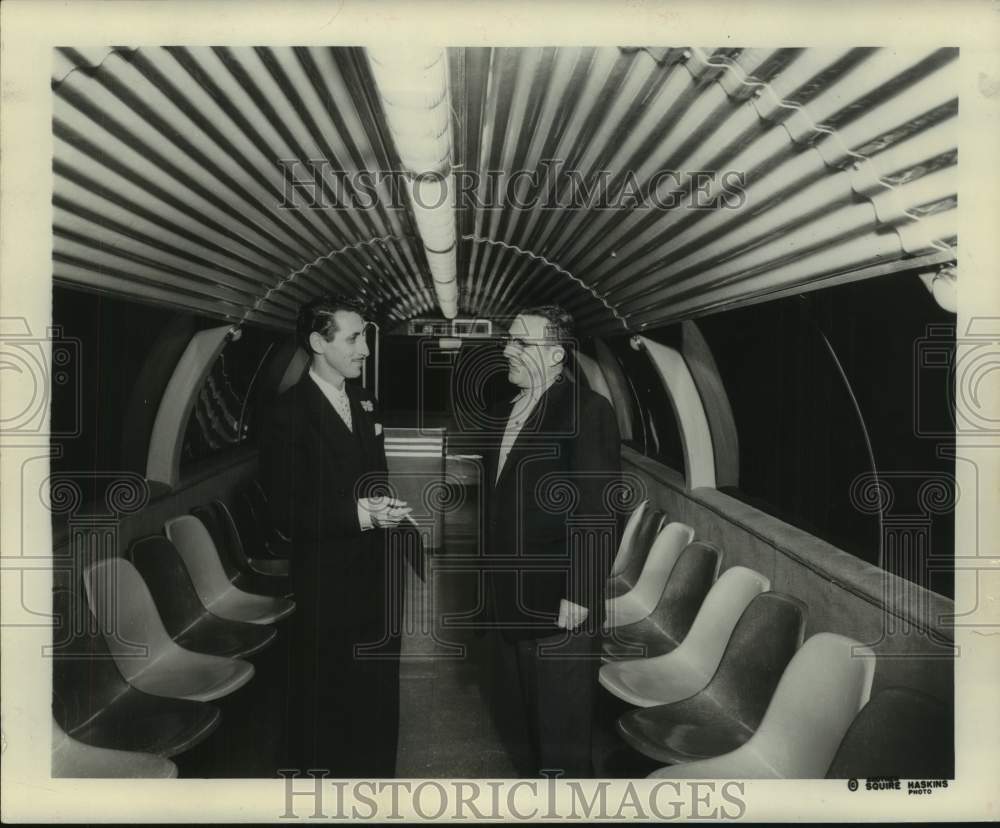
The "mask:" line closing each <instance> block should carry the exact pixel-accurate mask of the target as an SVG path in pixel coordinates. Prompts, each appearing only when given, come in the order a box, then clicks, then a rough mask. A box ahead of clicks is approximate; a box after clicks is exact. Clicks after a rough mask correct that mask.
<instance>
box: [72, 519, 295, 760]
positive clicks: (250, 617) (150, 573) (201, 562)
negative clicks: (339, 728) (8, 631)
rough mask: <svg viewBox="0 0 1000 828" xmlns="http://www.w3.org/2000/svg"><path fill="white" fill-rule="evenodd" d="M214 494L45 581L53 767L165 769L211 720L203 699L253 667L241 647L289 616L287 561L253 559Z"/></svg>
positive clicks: (261, 644)
mask: <svg viewBox="0 0 1000 828" xmlns="http://www.w3.org/2000/svg"><path fill="white" fill-rule="evenodd" d="M249 536H250V532H249V531H248V530H247V529H246V528H244V529H243V531H242V532H241V531H240V530H239V529H238V528H237V525H236V522H235V521H234V520H233V516H232V515H231V514H230V512H229V510H228V508H227V507H226V505H225V504H224V503H222V502H221V501H214V502H212V503H210V504H207V505H205V506H202V507H198V508H196V509H194V510H193V514H191V515H181V516H178V517H176V518H173V519H171V520H168V521H167V522H166V524H165V525H164V535H156V536H150V537H145V538H141V539H139V540H136V541H135V542H134V543H133V544H132V545H131V547H130V548H129V550H128V554H127V556H126V558H107V559H104V560H98V561H96V562H94V563H93V564H91V565H90V566H89V567H87V568H86V569H85V571H84V573H83V579H82V590H81V589H79V588H70V589H66V588H59V589H56V590H55V591H54V596H53V599H54V615H55V617H56V618H57V621H61V622H62V627H61V629H62V635H59V634H58V633H57V636H56V638H57V641H58V644H57V646H56V647H55V659H54V665H53V716H54V719H55V721H54V723H53V753H52V757H53V764H52V774H53V776H77V777H79V776H130V777H169V776H172V775H176V772H177V769H176V766H175V765H174V763H173V762H171V761H170V757H172V756H175V755H177V754H179V753H182V752H184V751H186V750H189V749H191V748H192V747H194V746H195V745H197V744H198V743H200V742H201V741H203V740H204V739H205V738H207V737H208V735H209V734H210V733H211V732H212V731H213V730H214V729H215V728H216V727H217V726H218V724H219V719H220V712H219V710H218V708H216V707H215V706H213V705H211V704H209V703H208V702H211V701H214V700H217V699H221V698H223V697H225V696H227V695H229V694H231V693H233V692H235V691H236V690H237V689H239V688H240V687H242V686H244V685H245V684H246V683H247V682H249V681H250V679H251V678H252V677H253V675H254V667H253V665H252V664H251V663H249V662H248V661H246V660H245V659H246V658H247V657H250V656H253V655H255V654H256V653H259V652H260V651H261V650H263V649H264V648H265V647H267V646H269V645H270V644H271V643H272V642H273V641H274V639H275V637H276V635H277V631H276V629H275V628H274V627H273V626H272V625H273V624H275V623H276V622H278V621H281V620H282V619H284V618H286V617H287V616H289V615H290V614H291V613H292V612H293V611H294V609H295V602H294V601H293V600H291V599H290V598H289V597H288V595H289V578H288V562H287V560H284V561H282V560H279V559H276V558H267V559H255V558H252V557H250V556H248V555H247V554H246V552H245V547H244V545H243V542H244V539H246V538H247V537H249Z"/></svg>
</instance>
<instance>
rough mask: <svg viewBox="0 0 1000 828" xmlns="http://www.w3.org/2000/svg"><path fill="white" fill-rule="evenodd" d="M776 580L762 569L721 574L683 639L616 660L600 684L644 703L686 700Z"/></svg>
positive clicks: (700, 685) (711, 672) (708, 678)
mask: <svg viewBox="0 0 1000 828" xmlns="http://www.w3.org/2000/svg"><path fill="white" fill-rule="evenodd" d="M770 587H771V584H770V582H769V581H768V580H767V578H765V577H764V576H763V575H761V574H760V573H759V572H755V571H754V570H752V569H747V568H746V567H743V566H734V567H732V568H731V569H727V570H726V571H725V572H723V573H722V575H721V576H719V580H718V581H716V582H715V585H714V586H713V587H712V588H711V589H710V590H709V592H708V595H706V596H705V601H704V603H703V604H702V605H701V609H700V610H698V615H697V617H696V618H695V619H694V623H693V624H692V625H691V629H690V630H689V631H688V634H687V635H686V636H684V640H683V641H682V642H681V643H680V644H678V645H677V647H676V649H674V650H671V651H670V652H669V653H665V654H664V655H661V656H656V657H655V658H641V659H634V660H630V661H616V662H614V663H613V664H605V665H604V666H603V667H601V671H600V682H601V684H602V685H603V686H604V687H605V688H607V689H608V690H610V691H611V692H612V693H614V694H615V695H616V696H618V698H620V699H622V700H623V701H627V702H628V703H629V704H634V705H637V706H639V707H655V706H656V705H658V704H670V703H671V702H676V701H680V700H681V699H686V698H687V697H688V696H692V695H694V694H695V693H697V692H698V691H699V690H702V689H704V688H705V687H706V685H708V683H709V682H710V681H711V680H712V676H713V675H715V671H716V670H717V669H718V668H719V661H720V660H721V659H722V654H723V652H725V649H726V646H727V645H728V644H729V640H730V638H731V637H732V634H733V629H734V628H735V627H736V624H737V622H738V621H739V620H740V617H741V616H742V615H743V612H744V610H746V608H747V607H748V606H749V604H750V602H751V601H752V600H753V599H754V598H755V597H756V596H757V595H759V594H760V593H762V592H767V590H768V589H770Z"/></svg>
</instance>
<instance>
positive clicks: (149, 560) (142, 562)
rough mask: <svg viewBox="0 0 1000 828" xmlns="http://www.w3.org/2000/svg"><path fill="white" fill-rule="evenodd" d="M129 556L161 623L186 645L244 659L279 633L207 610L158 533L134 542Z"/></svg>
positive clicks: (181, 563) (174, 551)
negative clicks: (149, 595) (146, 589)
mask: <svg viewBox="0 0 1000 828" xmlns="http://www.w3.org/2000/svg"><path fill="white" fill-rule="evenodd" d="M128 557H129V560H130V561H132V563H133V565H134V566H135V568H136V569H137V570H138V571H139V574H140V575H142V578H143V580H144V581H145V582H146V586H147V587H148V589H149V592H150V594H151V595H152V596H153V602H154V603H155V604H156V609H157V611H158V612H159V614H160V619H161V620H162V621H163V626H164V627H165V628H166V630H167V632H168V633H169V634H170V637H171V638H172V639H173V640H174V641H175V642H177V644H179V645H180V646H181V647H183V648H184V649H186V650H193V651H194V652H197V653H208V654H209V655H217V656H228V657H229V658H242V657H244V656H248V655H251V654H253V653H256V652H259V651H260V650H262V649H264V648H265V647H266V646H268V645H269V644H271V643H272V642H273V641H274V639H275V637H276V636H277V634H278V631H277V630H275V629H274V628H273V627H262V626H261V625H260V624H247V623H245V622H242V621H229V620H227V619H225V618H219V617H218V616H215V615H213V614H212V613H210V612H209V611H208V610H207V609H205V607H204V606H203V605H202V603H201V601H199V600H198V594H197V593H196V592H195V591H194V585H193V584H192V583H191V577H190V576H189V575H188V572H187V569H185V567H184V561H182V560H181V556H180V555H179V554H178V552H177V549H175V548H174V545H173V544H172V543H171V542H170V541H168V540H167V539H166V538H164V537H162V536H161V535H152V536H150V537H147V538H141V539H139V540H137V541H136V542H135V543H133V544H132V548H131V549H129V553H128Z"/></svg>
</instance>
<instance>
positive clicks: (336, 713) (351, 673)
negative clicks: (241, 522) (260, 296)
mask: <svg viewBox="0 0 1000 828" xmlns="http://www.w3.org/2000/svg"><path fill="white" fill-rule="evenodd" d="M366 327H367V323H366V322H365V320H364V318H363V316H362V309H361V308H360V307H359V306H357V305H355V304H354V303H353V302H351V301H349V300H344V299H339V298H336V297H327V298H323V299H319V300H316V301H313V302H311V303H309V304H308V305H306V306H305V307H303V308H302V310H301V312H300V314H299V319H298V338H299V343H300V345H301V346H302V347H303V348H305V349H306V351H307V353H309V354H310V356H311V363H310V367H309V370H308V372H307V373H306V374H305V375H304V376H303V377H302V379H301V380H300V381H299V382H298V383H297V384H296V385H294V386H293V387H292V388H290V389H288V390H287V391H286V392H285V393H284V394H282V395H281V396H280V397H279V398H278V400H277V402H276V403H275V405H274V408H273V410H272V412H271V422H270V427H269V429H268V432H269V433H268V434H266V435H265V444H264V445H263V446H262V452H261V456H262V460H261V462H262V477H263V479H264V480H265V481H266V483H265V485H266V486H267V487H268V489H269V499H270V503H271V506H272V510H273V512H274V517H275V519H276V521H277V522H278V524H279V526H282V527H285V528H286V529H287V530H288V531H289V533H290V535H291V540H292V561H291V570H292V580H293V584H294V588H295V599H296V602H297V603H298V610H297V612H296V614H295V615H294V616H293V621H292V630H291V634H292V636H293V640H292V642H291V649H292V654H291V659H290V673H289V700H288V714H289V733H288V737H289V745H288V754H287V761H288V762H289V763H290V767H293V768H297V769H301V770H302V771H305V770H306V769H309V768H317V769H325V770H327V771H329V774H330V775H331V776H333V777H338V776H339V777H368V778H371V777H376V778H377V777H389V776H393V775H394V773H395V760H396V745H397V731H398V720H399V623H398V619H399V618H400V615H401V608H402V583H401V580H402V578H401V572H400V571H399V568H398V558H394V557H393V556H390V554H389V549H388V544H387V533H386V531H385V530H386V529H390V528H392V527H394V526H396V525H397V524H398V523H399V522H400V521H401V520H402V519H403V518H404V517H405V515H406V514H407V513H408V512H409V509H406V508H405V503H402V502H400V501H395V500H392V499H390V498H387V497H386V496H385V492H386V489H385V477H386V460H385V447H384V438H383V436H382V426H381V424H380V423H379V415H378V410H377V408H376V405H375V401H374V399H373V398H372V396H371V394H370V393H369V392H368V391H367V390H365V389H362V388H359V387H357V386H356V385H354V384H351V383H348V382H346V381H347V380H348V379H353V378H356V377H358V376H360V374H361V371H362V368H363V366H364V361H365V359H366V358H367V357H368V345H367V342H366V339H365V330H366Z"/></svg>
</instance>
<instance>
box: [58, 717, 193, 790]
mask: <svg viewBox="0 0 1000 828" xmlns="http://www.w3.org/2000/svg"><path fill="white" fill-rule="evenodd" d="M51 775H52V778H53V779H55V778H130V779H141V778H149V779H173V778H174V777H176V776H177V765H175V764H174V763H173V762H171V761H170V760H169V759H164V758H163V757H162V756H154V755H153V754H151V753H136V752H134V751H129V750H111V749H109V748H99V747H93V746H91V745H86V744H84V743H83V742H80V741H78V740H76V739H74V738H73V737H72V736H70V735H69V734H68V733H66V732H65V731H64V730H63V729H62V728H61V727H60V726H59V723H58V722H57V721H54V720H53V722H52V770H51Z"/></svg>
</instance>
